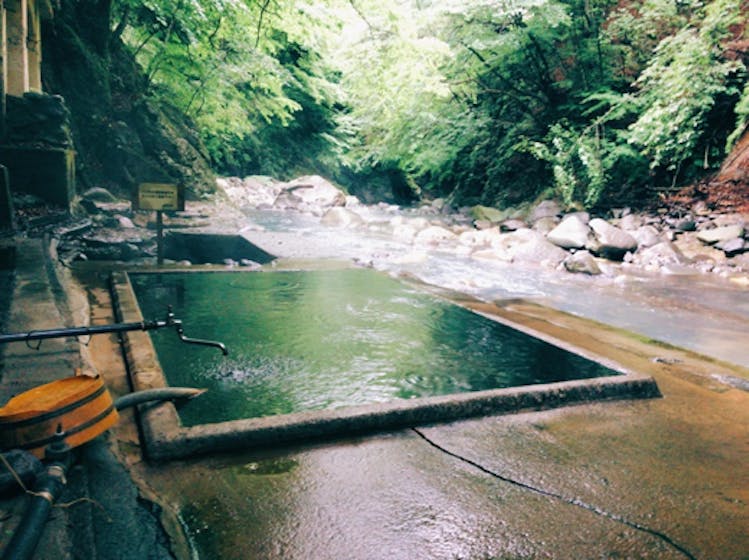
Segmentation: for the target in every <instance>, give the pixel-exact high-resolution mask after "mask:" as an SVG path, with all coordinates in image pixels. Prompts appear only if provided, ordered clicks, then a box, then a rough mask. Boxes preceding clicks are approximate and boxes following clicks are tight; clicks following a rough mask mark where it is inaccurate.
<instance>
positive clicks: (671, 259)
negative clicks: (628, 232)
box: [635, 241, 689, 268]
mask: <svg viewBox="0 0 749 560" xmlns="http://www.w3.org/2000/svg"><path fill="white" fill-rule="evenodd" d="M635 263H636V264H639V265H640V266H644V267H651V268H661V267H663V266H666V265H686V264H688V263H689V259H687V258H686V257H685V256H684V254H683V253H682V252H681V251H680V250H679V248H678V247H677V246H676V245H674V244H673V243H671V242H670V241H662V242H661V243H658V244H657V245H653V246H652V247H648V248H646V249H643V250H640V251H638V252H637V254H636V255H635Z"/></svg>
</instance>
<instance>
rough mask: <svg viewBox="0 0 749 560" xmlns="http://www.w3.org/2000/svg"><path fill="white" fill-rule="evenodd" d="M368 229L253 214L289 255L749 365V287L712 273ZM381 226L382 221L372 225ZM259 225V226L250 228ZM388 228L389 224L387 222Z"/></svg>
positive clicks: (271, 244) (374, 217)
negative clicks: (557, 313) (568, 317)
mask: <svg viewBox="0 0 749 560" xmlns="http://www.w3.org/2000/svg"><path fill="white" fill-rule="evenodd" d="M362 214H363V215H364V216H365V218H366V220H367V222H368V224H369V227H367V228H345V229H344V228H326V227H324V226H321V225H320V220H319V218H315V217H312V216H306V215H302V214H297V213H292V212H278V211H257V210H253V211H251V212H248V217H249V219H250V220H251V222H252V223H253V224H257V225H259V226H262V229H263V231H248V232H247V236H248V237H249V239H250V240H252V241H256V242H258V244H260V245H261V246H263V248H264V249H266V250H268V251H269V252H271V253H274V254H277V255H279V256H284V257H292V258H294V257H297V258H299V257H303V258H342V259H354V260H356V261H358V262H360V263H363V264H366V265H368V266H372V267H374V268H376V269H380V270H384V271H387V272H390V273H393V274H407V275H410V276H413V277H415V278H418V279H419V280H421V281H423V282H426V283H429V284H433V285H436V286H440V287H443V288H447V289H452V290H455V291H458V292H462V293H466V294H470V295H472V296H475V297H478V298H480V299H484V300H499V299H511V298H525V299H531V300H533V301H536V302H538V303H541V304H543V305H546V306H549V307H552V308H556V309H559V310H562V311H566V312H568V313H572V314H575V315H579V316H583V317H586V318H589V319H593V320H596V321H600V322H602V323H606V324H609V325H613V326H616V327H620V328H624V329H627V330H631V331H633V332H636V333H638V334H641V335H643V336H646V337H649V338H652V339H654V340H658V341H661V342H665V343H669V344H673V345H676V346H681V347H684V348H687V349H689V350H693V351H696V352H699V353H702V354H705V355H707V356H711V357H714V358H717V359H720V360H725V361H728V362H732V363H735V364H738V365H742V366H745V367H749V351H748V350H747V348H748V347H749V344H748V343H749V288H747V286H745V285H742V284H738V283H734V282H730V281H729V280H726V279H724V278H721V277H717V276H716V275H712V274H700V273H695V274H694V275H688V276H682V275H667V274H655V273H644V272H641V271H640V272H638V271H635V270H633V269H630V268H625V267H621V266H613V265H612V266H611V267H610V270H608V271H607V273H606V274H604V275H602V276H599V277H590V276H587V275H580V274H577V275H575V274H570V273H567V272H565V271H557V270H552V269H549V268H544V267H541V266H532V265H522V264H518V263H504V262H500V261H491V260H484V259H475V258H472V257H470V256H468V255H464V254H461V253H460V251H450V250H442V251H440V250H435V249H431V248H429V247H418V246H417V247H415V246H414V245H412V244H408V243H403V242H399V241H397V240H394V239H393V237H392V236H391V235H389V234H387V233H381V234H380V233H378V232H377V227H376V224H377V223H386V222H387V220H389V219H391V218H392V217H393V214H392V213H386V212H383V211H379V210H378V209H376V208H372V207H365V211H364V212H362ZM373 224H374V226H373ZM248 229H249V230H252V229H253V228H252V226H250V227H249V228H248ZM383 229H384V228H383Z"/></svg>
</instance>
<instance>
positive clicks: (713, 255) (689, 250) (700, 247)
mask: <svg viewBox="0 0 749 560" xmlns="http://www.w3.org/2000/svg"><path fill="white" fill-rule="evenodd" d="M674 245H676V246H677V247H678V248H679V250H680V251H681V252H682V253H683V254H684V256H685V257H687V258H688V259H690V260H692V261H698V260H702V261H705V260H710V261H712V262H714V263H722V262H725V260H726V254H725V253H724V252H723V251H721V250H719V249H716V248H715V247H714V246H712V245H705V244H704V243H703V242H702V241H700V240H699V239H697V233H694V232H688V233H684V234H682V235H680V236H679V237H678V238H677V239H676V240H675V241H674Z"/></svg>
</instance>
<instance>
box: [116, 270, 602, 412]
mask: <svg viewBox="0 0 749 560" xmlns="http://www.w3.org/2000/svg"><path fill="white" fill-rule="evenodd" d="M131 279H132V282H133V287H134V289H135V292H136V294H137V296H138V300H139V302H140V305H141V310H142V312H143V314H144V316H145V317H147V318H150V317H159V316H161V315H163V312H164V306H165V305H166V304H167V303H173V304H174V306H175V308H174V311H175V314H176V316H177V317H179V318H180V319H182V320H183V321H184V324H185V329H186V331H187V335H188V336H195V337H199V338H209V339H214V340H220V341H222V342H224V343H225V344H226V345H227V347H228V348H229V350H230V355H229V357H228V358H224V357H223V356H221V355H220V354H219V353H217V352H214V351H211V350H208V349H201V348H197V347H195V348H193V347H186V346H185V345H184V344H181V343H180V342H179V341H178V340H177V338H176V337H175V336H174V333H172V332H153V333H152V336H153V339H154V343H155V345H156V348H157V351H158V354H159V360H160V361H161V364H162V367H163V368H164V371H165V374H166V376H167V379H168V380H169V383H170V384H171V385H174V386H192V387H205V388H209V389H210V391H209V392H208V393H206V395H204V396H203V397H201V398H200V399H199V400H197V401H195V403H191V404H189V405H188V406H187V407H186V408H185V409H184V410H183V411H181V413H180V414H181V417H182V419H183V422H184V423H185V424H186V425H195V424H202V423H207V422H219V421H224V420H232V419H236V418H250V417H258V416H267V415H273V414H286V413H291V412H299V411H305V410H320V409H326V408H336V407H340V406H346V405H356V404H364V403H374V402H384V401H390V400H393V399H410V398H416V397H425V396H433V395H445V394H451V393H459V392H466V391H478V390H484V389H494V388H499V387H508V386H517V385H527V384H535V383H548V382H552V381H562V380H566V379H580V378H587V377H596V376H601V375H610V374H612V373H613V372H612V371H611V370H608V369H606V368H604V367H603V366H600V365H599V364H596V363H593V362H590V361H589V360H586V359H584V358H582V357H580V356H577V355H574V354H571V353H569V352H567V351H565V350H562V349H560V348H557V347H555V346H552V345H550V344H548V343H546V342H543V341H540V340H537V339H534V338H531V337H529V336H527V335H524V334H522V333H519V332H517V331H515V330H513V329H510V328H508V327H505V326H503V325H500V324H499V323H496V322H494V321H491V320H489V319H486V318H484V317H481V316H479V315H476V314H474V313H472V312H470V311H468V310H466V309H464V308H462V307H459V306H457V305H454V304H452V303H449V302H447V301H443V300H441V299H438V298H436V297H434V296H432V295H429V294H426V293H423V292H420V291H418V290H415V289H412V288H410V287H408V286H406V285H404V284H402V283H400V282H398V281H395V280H393V279H391V278H389V277H387V276H386V275H384V274H381V273H378V272H374V271H370V270H364V269H349V270H332V271H330V270H329V271H310V272H258V273H230V272H229V273H223V272H216V273H186V274H163V275H158V274H133V275H131Z"/></svg>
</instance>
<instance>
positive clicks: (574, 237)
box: [546, 215, 590, 249]
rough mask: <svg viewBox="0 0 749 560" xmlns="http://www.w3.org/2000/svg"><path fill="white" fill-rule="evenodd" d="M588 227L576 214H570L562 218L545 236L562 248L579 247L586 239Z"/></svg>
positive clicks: (588, 231) (582, 245)
mask: <svg viewBox="0 0 749 560" xmlns="http://www.w3.org/2000/svg"><path fill="white" fill-rule="evenodd" d="M589 234H590V228H589V227H588V226H587V225H586V224H585V223H583V221H582V220H581V219H580V218H579V217H578V216H576V215H570V216H567V217H565V218H564V220H562V223H561V224H559V225H558V226H557V227H555V228H554V229H553V230H551V231H550V232H549V234H548V235H547V236H546V239H548V240H549V241H550V242H551V243H553V244H554V245H557V246H558V247H562V248H563V249H580V248H582V247H585V244H586V243H587V241H588V235H589Z"/></svg>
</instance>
